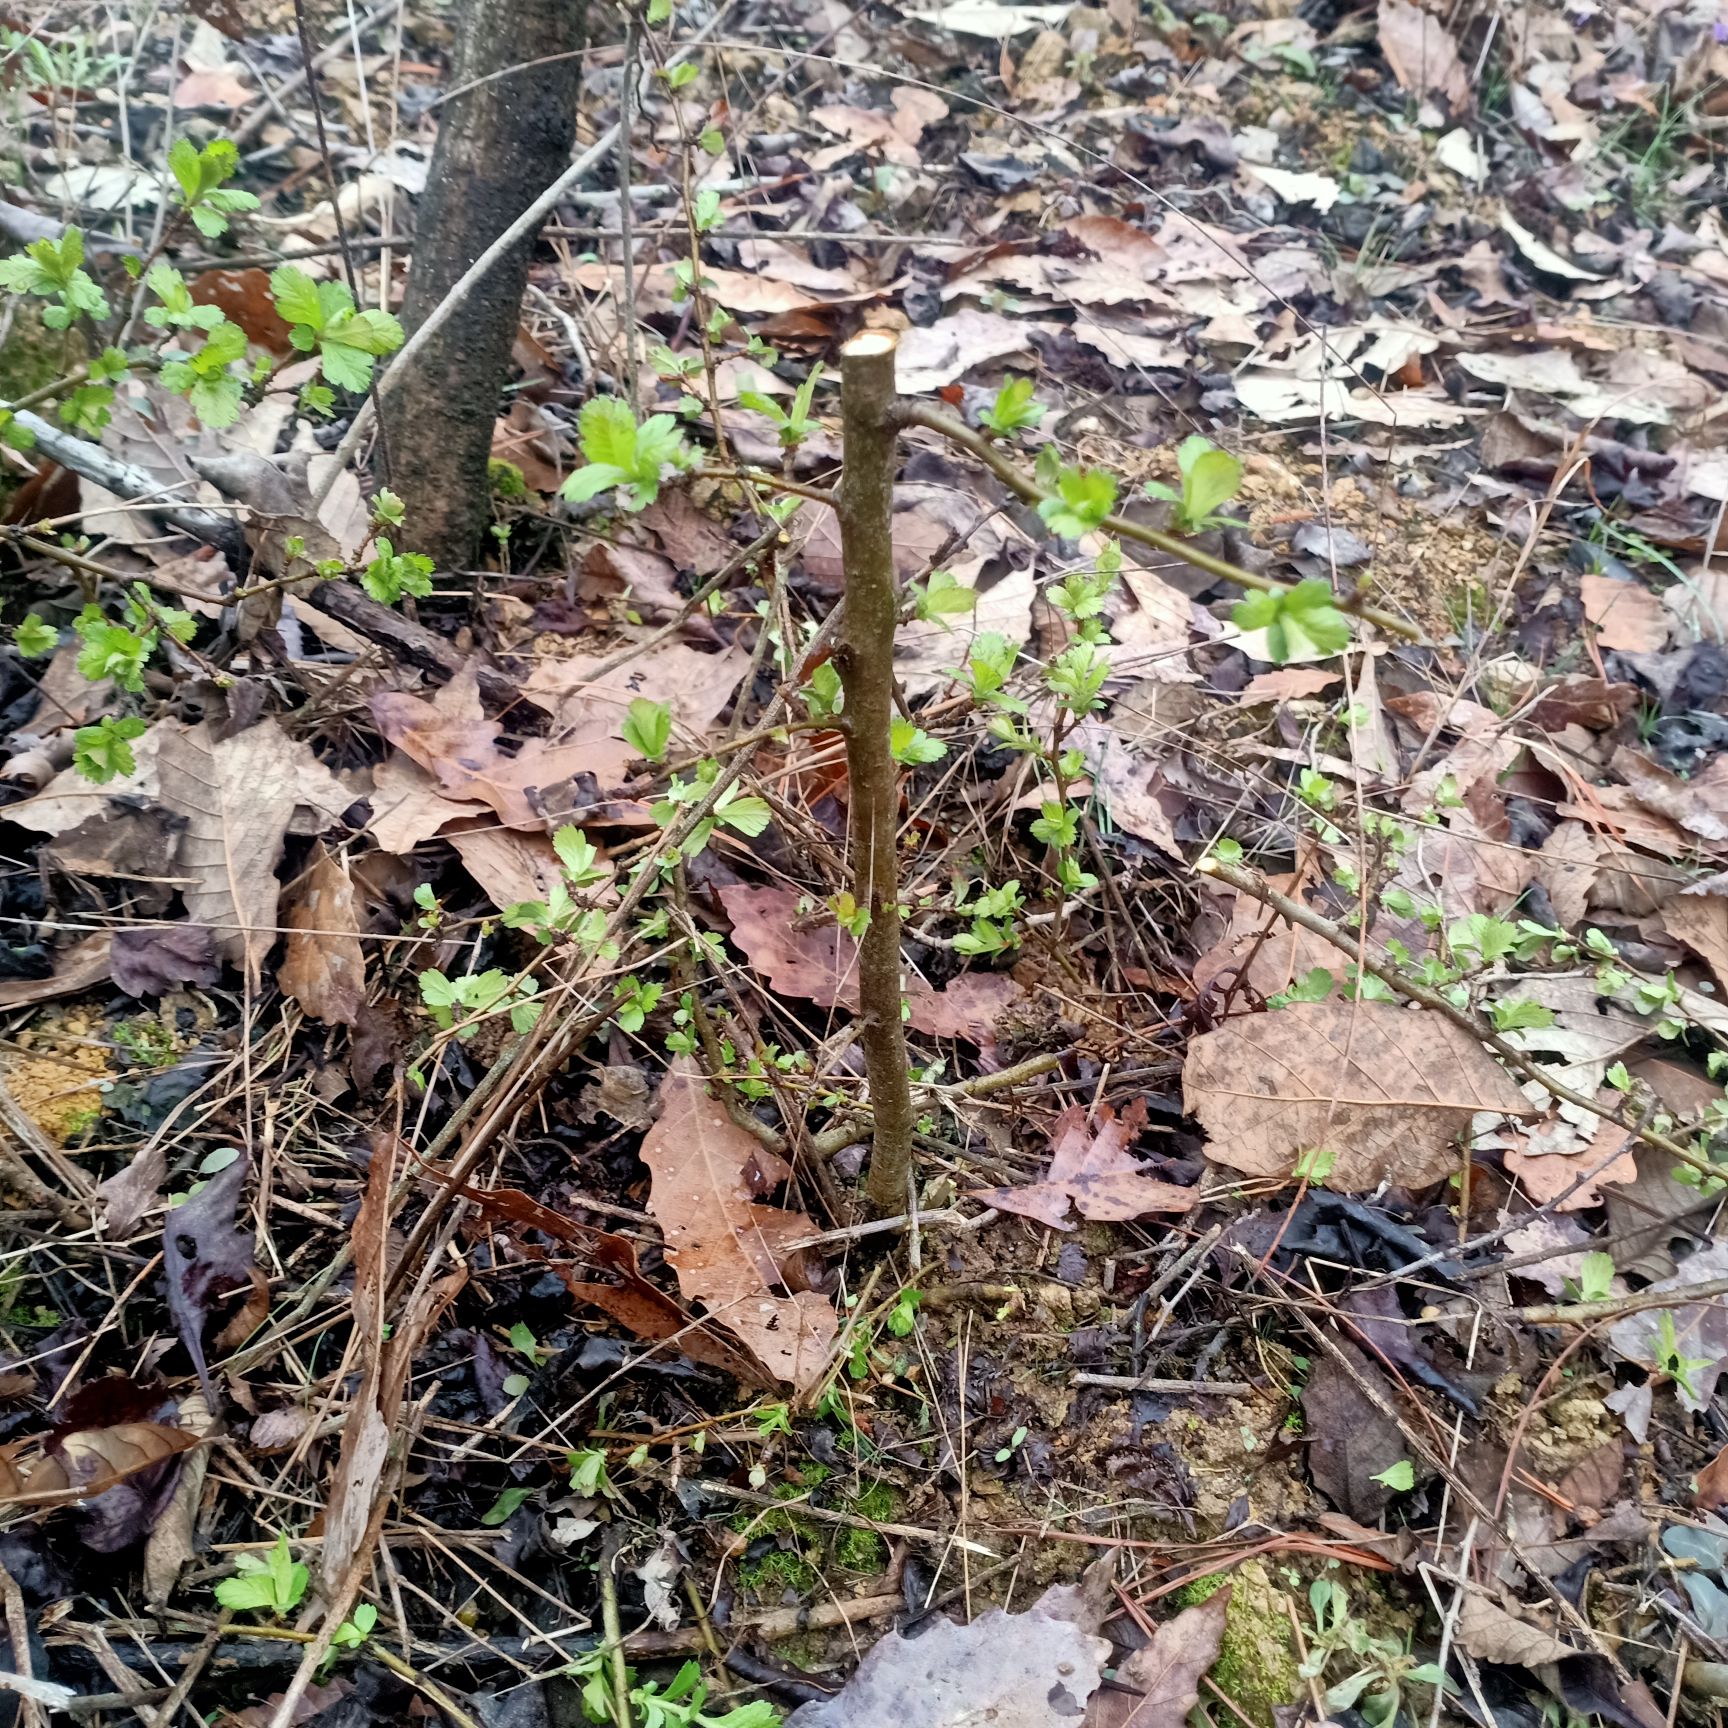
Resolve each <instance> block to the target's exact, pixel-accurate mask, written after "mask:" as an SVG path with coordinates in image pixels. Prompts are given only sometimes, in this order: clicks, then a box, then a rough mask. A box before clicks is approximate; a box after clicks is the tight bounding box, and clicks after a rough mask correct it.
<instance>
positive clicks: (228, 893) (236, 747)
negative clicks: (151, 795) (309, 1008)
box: [157, 720, 352, 985]
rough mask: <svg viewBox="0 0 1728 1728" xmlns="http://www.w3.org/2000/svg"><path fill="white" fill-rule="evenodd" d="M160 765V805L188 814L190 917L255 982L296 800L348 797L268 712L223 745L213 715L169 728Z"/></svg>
mask: <svg viewBox="0 0 1728 1728" xmlns="http://www.w3.org/2000/svg"><path fill="white" fill-rule="evenodd" d="M157 773H158V778H159V780H160V783H161V799H162V802H163V804H164V805H165V806H166V807H167V808H168V809H169V810H171V811H173V812H174V813H175V815H177V816H183V817H185V819H186V830H185V832H184V833H183V834H182V835H181V838H180V855H179V865H178V874H179V875H180V876H181V877H182V878H184V879H185V885H184V886H183V887H182V889H181V894H182V897H183V898H184V900H185V902H186V915H187V918H188V921H189V922H191V923H194V924H204V925H207V926H208V927H209V928H210V930H211V931H213V932H214V934H215V937H216V947H217V951H218V952H219V953H220V954H221V955H222V956H223V958H224V959H227V960H230V961H232V962H233V963H234V964H235V965H237V966H241V967H243V968H244V970H245V972H246V975H247V977H248V979H249V980H250V981H251V982H252V983H253V984H254V985H256V984H257V982H258V976H259V973H260V971H261V969H262V967H263V964H264V956H265V955H266V954H268V953H269V951H270V949H271V947H272V946H273V945H274V944H275V941H276V903H277V898H278V894H279V887H278V884H277V881H276V864H277V861H278V860H279V859H280V858H281V856H282V840H283V836H284V835H285V834H286V833H287V831H288V823H289V820H290V818H292V816H293V814H294V809H295V806H296V805H297V804H301V803H313V802H315V803H316V804H317V806H318V808H319V809H320V810H322V811H324V812H325V813H328V812H329V809H330V806H331V805H332V804H334V805H335V806H336V814H338V815H340V813H341V811H342V810H345V809H346V808H347V807H348V805H349V804H350V803H351V802H352V798H351V795H350V794H349V793H348V791H347V789H346V788H345V787H343V786H342V784H341V783H340V782H339V781H338V780H337V779H336V777H335V776H334V775H333V774H331V773H330V771H329V770H328V769H327V768H324V767H323V766H322V765H321V764H320V763H319V762H318V761H317V760H316V759H315V758H314V757H313V755H312V752H311V751H310V750H309V749H308V748H307V747H306V746H305V745H304V744H299V743H296V742H295V741H294V740H293V739H291V738H289V737H288V735H287V734H286V733H285V732H283V731H282V729H281V728H280V727H279V726H277V725H276V723H275V722H274V721H272V720H267V721H263V722H261V723H260V724H259V725H256V726H252V727H249V728H248V729H247V730H246V731H244V732H239V733H236V734H235V735H234V736H233V737H230V738H224V739H222V740H221V741H220V742H219V743H218V742H217V741H215V740H214V739H213V738H212V737H211V735H210V728H209V725H208V723H204V724H200V725H198V726H194V727H192V728H190V729H189V730H186V731H177V732H171V733H169V734H168V735H167V736H166V737H165V738H164V739H163V740H162V745H161V749H160V751H159V752H158V757H157ZM320 776H322V780H320V778H319V777H320ZM332 789H333V790H332Z"/></svg>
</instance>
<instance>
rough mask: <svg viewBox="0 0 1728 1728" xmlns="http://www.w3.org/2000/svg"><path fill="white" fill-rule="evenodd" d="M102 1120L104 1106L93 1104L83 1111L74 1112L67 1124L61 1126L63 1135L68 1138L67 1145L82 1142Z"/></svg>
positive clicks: (67, 1119) (66, 1121)
mask: <svg viewBox="0 0 1728 1728" xmlns="http://www.w3.org/2000/svg"><path fill="white" fill-rule="evenodd" d="M101 1120H102V1106H101V1105H100V1104H92V1105H90V1106H89V1107H88V1108H86V1109H83V1110H74V1111H73V1112H72V1113H71V1115H69V1116H68V1117H67V1118H66V1120H65V1122H63V1123H62V1124H61V1133H62V1134H64V1135H65V1137H66V1143H67V1144H68V1145H71V1144H72V1143H73V1142H74V1141H78V1140H82V1139H83V1138H84V1136H85V1135H86V1134H88V1133H89V1132H90V1131H91V1130H92V1129H93V1128H95V1126H96V1125H97V1123H99V1122H100V1121H101Z"/></svg>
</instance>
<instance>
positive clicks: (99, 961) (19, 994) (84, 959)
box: [0, 806, 114, 1008]
mask: <svg viewBox="0 0 1728 1728" xmlns="http://www.w3.org/2000/svg"><path fill="white" fill-rule="evenodd" d="M14 808H16V806H14ZM113 946H114V938H113V937H112V936H111V935H110V934H109V933H108V932H107V931H103V932H102V934H101V935H99V936H86V937H85V938H84V939H83V941H81V942H74V943H73V944H72V946H71V947H70V948H66V949H62V950H61V952H60V953H58V954H56V955H55V956H54V970H53V971H52V972H50V973H49V974H48V976H47V977H46V978H6V979H0V1008H26V1007H28V1006H29V1005H30V1004H31V1003H32V1002H51V1001H53V1000H54V998H55V997H56V996H76V995H77V994H78V992H79V991H80V990H88V989H89V988H90V986H91V985H93V984H101V983H104V982H105V981H106V980H107V978H108V976H109V974H110V972H111V970H112V958H111V957H112V951H113Z"/></svg>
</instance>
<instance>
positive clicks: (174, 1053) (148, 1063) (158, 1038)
mask: <svg viewBox="0 0 1728 1728" xmlns="http://www.w3.org/2000/svg"><path fill="white" fill-rule="evenodd" d="M114 1042H115V1044H116V1045H118V1046H119V1048H120V1049H121V1050H123V1051H125V1053H126V1054H127V1055H128V1056H129V1057H131V1059H132V1061H133V1062H134V1063H136V1064H137V1066H138V1067H140V1068H172V1067H173V1066H174V1064H175V1063H176V1062H177V1061H178V1060H179V1059H180V1040H179V1038H178V1037H176V1036H175V1034H174V1033H173V1032H171V1031H170V1030H169V1029H168V1027H166V1026H164V1025H163V1024H162V1022H161V1021H160V1020H158V1019H156V1017H155V1016H154V1015H151V1014H139V1015H136V1016H134V1017H133V1018H132V1019H130V1020H116V1021H115V1022H114Z"/></svg>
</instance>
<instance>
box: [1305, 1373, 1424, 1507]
mask: <svg viewBox="0 0 1728 1728" xmlns="http://www.w3.org/2000/svg"><path fill="white" fill-rule="evenodd" d="M1337 1348H1338V1352H1339V1354H1340V1355H1341V1356H1343V1357H1344V1358H1345V1359H1346V1360H1347V1361H1348V1362H1349V1364H1350V1367H1351V1368H1354V1369H1355V1370H1356V1372H1355V1374H1352V1373H1351V1372H1350V1369H1349V1368H1346V1367H1345V1365H1344V1362H1342V1361H1339V1360H1338V1359H1337V1358H1336V1357H1335V1356H1333V1354H1332V1353H1331V1352H1330V1351H1329V1352H1328V1353H1327V1354H1326V1355H1324V1356H1322V1357H1321V1358H1320V1360H1319V1361H1317V1362H1316V1363H1315V1364H1314V1368H1313V1372H1312V1373H1310V1374H1309V1376H1308V1383H1307V1385H1306V1386H1304V1387H1303V1389H1302V1421H1303V1426H1304V1428H1305V1429H1306V1431H1307V1433H1308V1435H1309V1438H1310V1444H1309V1448H1308V1468H1309V1471H1310V1472H1311V1474H1312V1475H1313V1477H1314V1486H1315V1487H1316V1488H1318V1489H1319V1490H1320V1492H1321V1493H1322V1494H1324V1495H1325V1496H1326V1498H1327V1499H1328V1500H1330V1501H1331V1502H1332V1504H1333V1505H1334V1506H1336V1507H1337V1508H1338V1509H1339V1511H1341V1512H1345V1513H1348V1514H1349V1516H1350V1517H1352V1518H1355V1519H1357V1520H1359V1521H1360V1522H1362V1523H1378V1522H1379V1519H1380V1515H1381V1513H1382V1512H1384V1511H1385V1510H1386V1508H1387V1507H1388V1506H1389V1505H1390V1504H1391V1503H1392V1490H1391V1489H1390V1488H1388V1487H1387V1486H1386V1484H1385V1483H1384V1482H1377V1481H1375V1477H1376V1476H1379V1475H1381V1474H1383V1473H1384V1472H1385V1471H1386V1470H1388V1469H1390V1468H1391V1467H1392V1466H1393V1465H1394V1464H1396V1463H1397V1462H1398V1461H1399V1459H1401V1458H1404V1457H1407V1456H1408V1455H1409V1446H1408V1444H1407V1443H1406V1441H1405V1439H1404V1435H1403V1433H1402V1432H1401V1431H1400V1429H1399V1427H1398V1424H1397V1422H1396V1421H1395V1420H1394V1419H1393V1418H1392V1417H1391V1416H1389V1415H1387V1414H1386V1413H1385V1411H1383V1410H1382V1409H1381V1408H1380V1406H1379V1404H1377V1403H1376V1402H1375V1401H1374V1399H1372V1398H1370V1397H1369V1396H1368V1394H1367V1393H1366V1392H1364V1391H1363V1390H1362V1387H1361V1386H1360V1385H1358V1383H1357V1381H1358V1378H1360V1380H1362V1381H1363V1382H1365V1383H1366V1384H1367V1385H1369V1386H1372V1387H1373V1388H1374V1389H1375V1390H1376V1391H1377V1392H1378V1393H1379V1394H1380V1395H1381V1401H1382V1402H1383V1403H1385V1404H1386V1405H1387V1406H1388V1407H1389V1408H1390V1407H1392V1406H1393V1404H1394V1398H1393V1393H1392V1383H1391V1381H1390V1380H1388V1379H1387V1377H1386V1375H1385V1374H1384V1373H1383V1372H1382V1371H1381V1369H1380V1367H1379V1366H1378V1364H1376V1363H1374V1362H1371V1361H1370V1360H1369V1359H1368V1358H1367V1357H1366V1356H1365V1355H1363V1353H1362V1352H1361V1351H1360V1350H1358V1349H1357V1348H1356V1347H1355V1346H1354V1345H1353V1344H1339V1345H1338V1347H1337Z"/></svg>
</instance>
